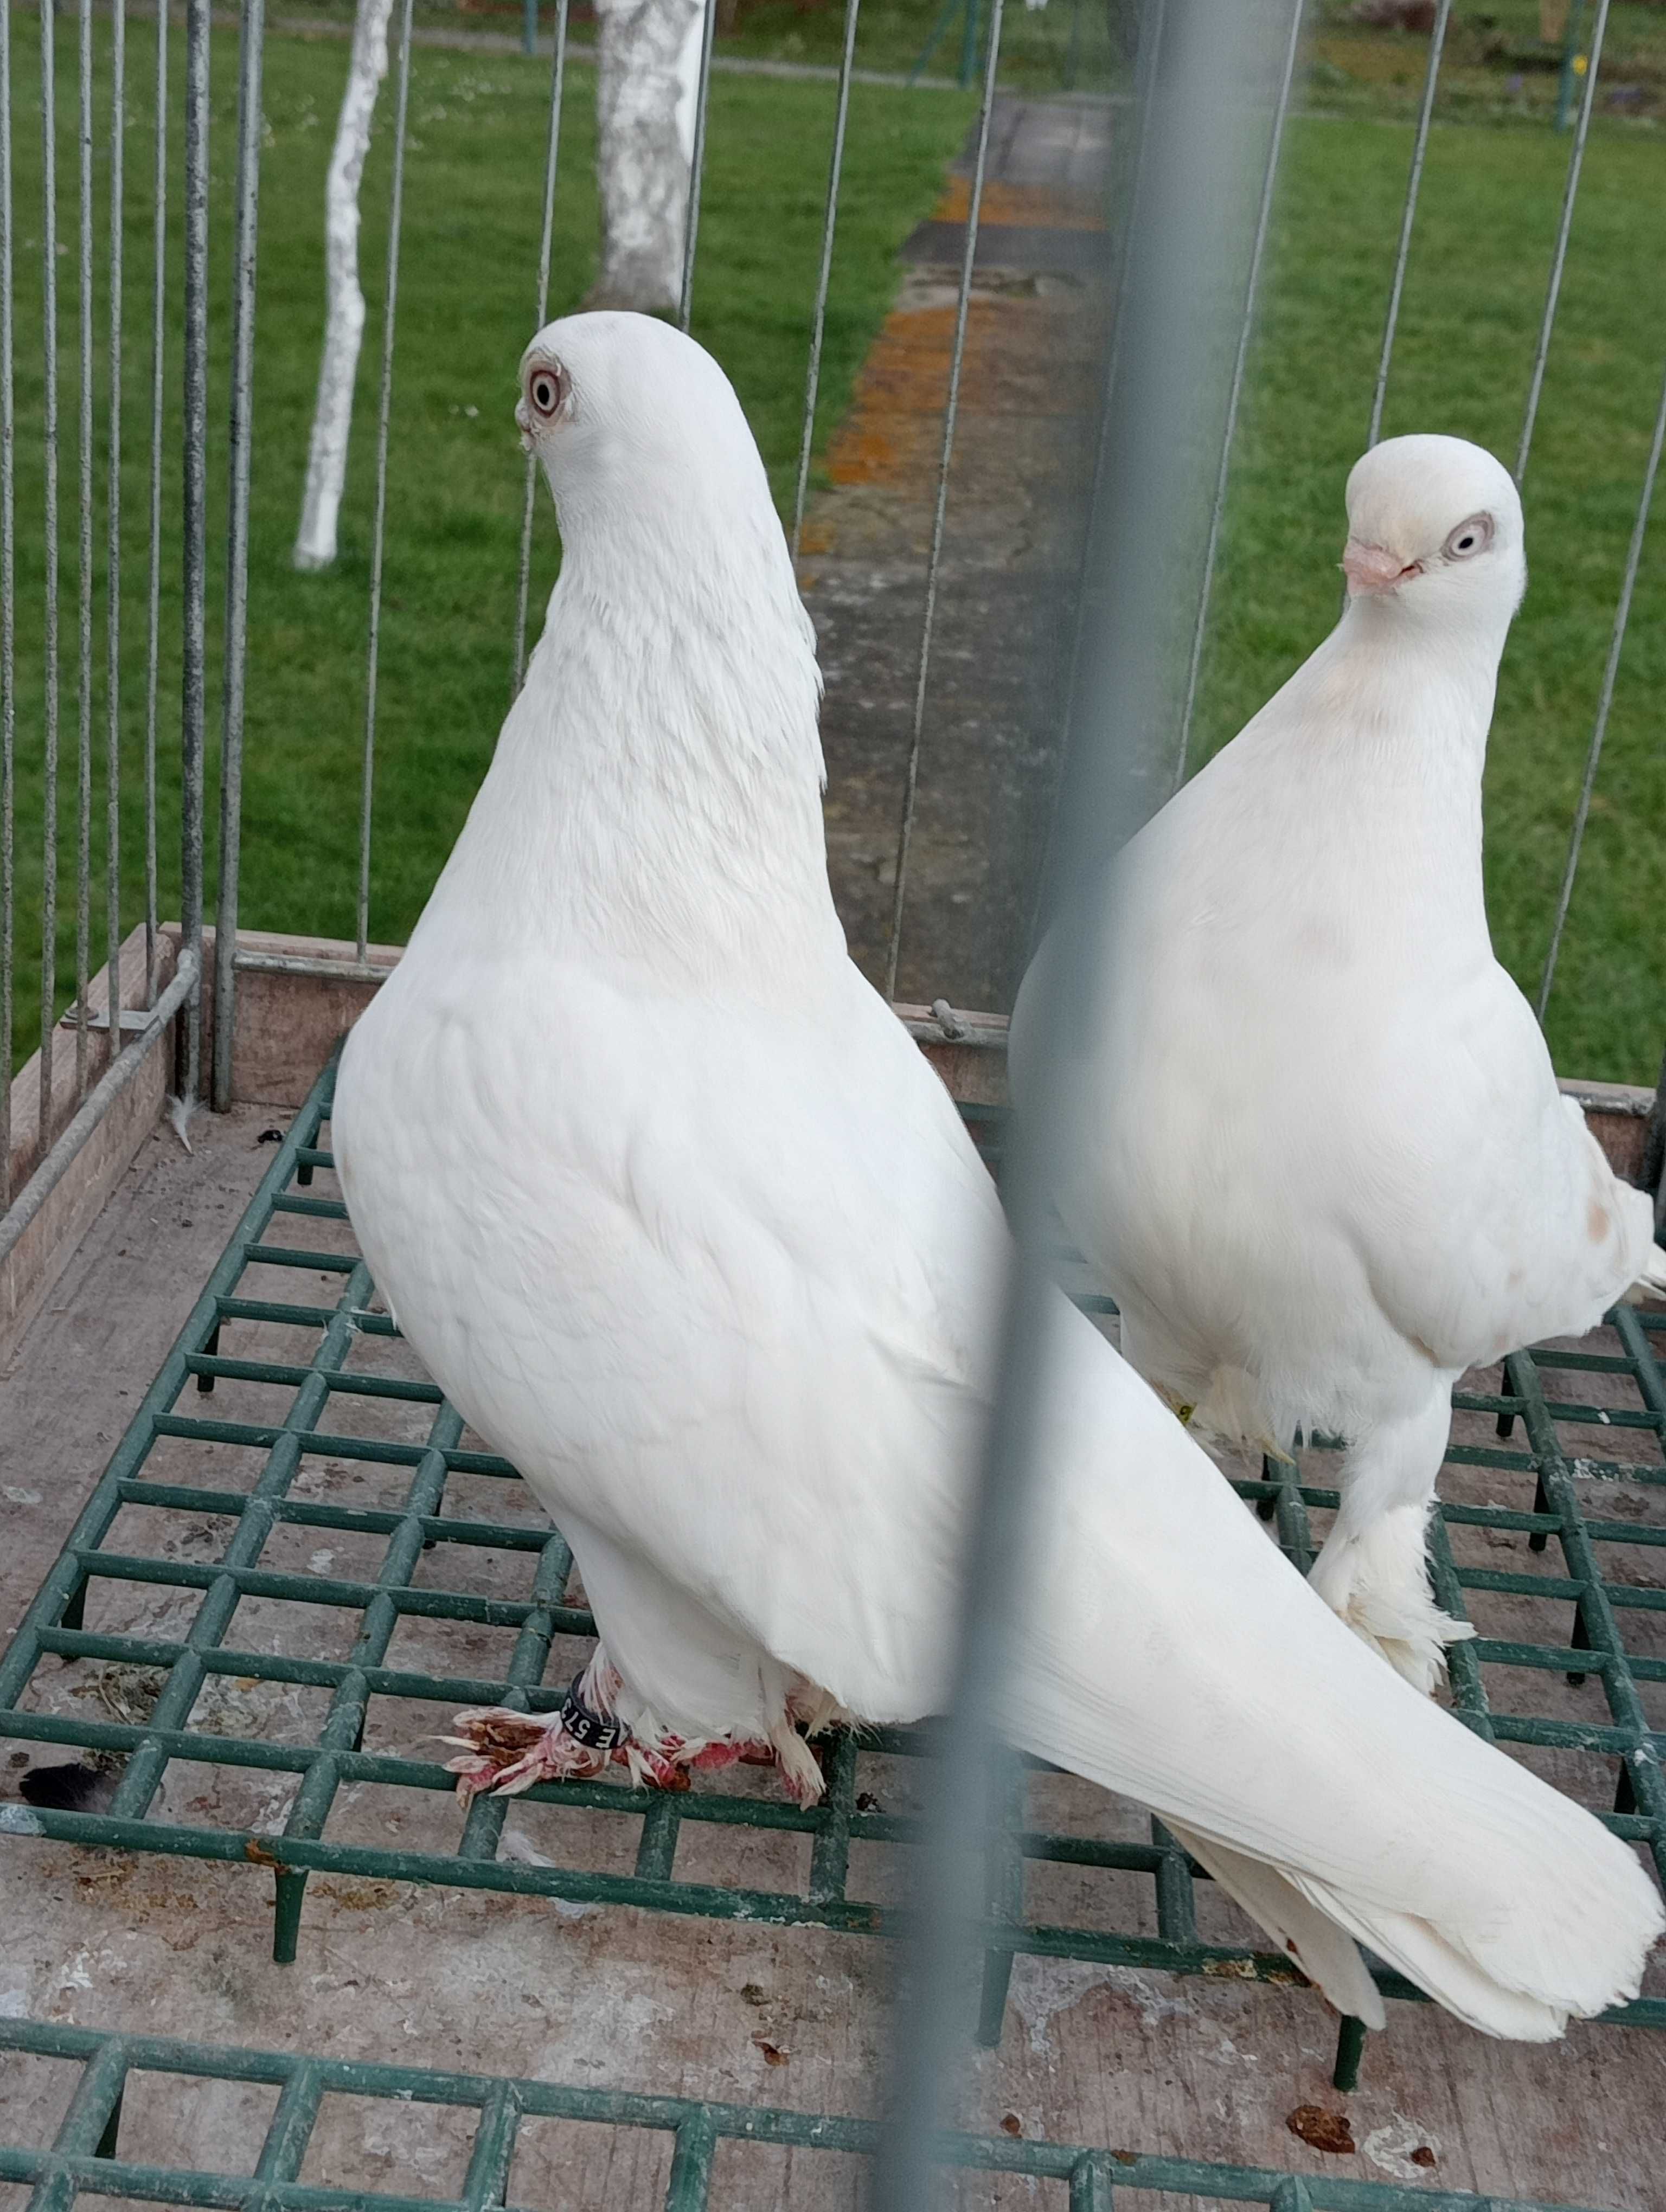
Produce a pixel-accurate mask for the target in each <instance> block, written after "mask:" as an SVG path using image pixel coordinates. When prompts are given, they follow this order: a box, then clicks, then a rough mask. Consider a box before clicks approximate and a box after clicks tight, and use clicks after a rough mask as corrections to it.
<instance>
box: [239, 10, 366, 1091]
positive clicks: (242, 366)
mask: <svg viewBox="0 0 1666 2212" xmlns="http://www.w3.org/2000/svg"><path fill="white" fill-rule="evenodd" d="M265 36H266V13H265V0H243V6H242V11H241V20H240V26H239V32H238V83H237V218H236V220H237V228H236V237H235V243H234V249H233V252H234V277H233V285H234V289H233V306H232V340H231V413H230V418H229V421H228V426H227V442H228V448H229V459H230V467H229V470H228V487H227V501H226V504H227V513H226V636H225V676H224V679H223V690H222V701H221V722H220V886H219V905H218V908H217V927H216V931H215V937H214V1076H213V1083H212V1088H211V1093H210V1095H211V1098H212V1102H213V1104H214V1106H215V1108H216V1111H220V1112H223V1111H224V1109H226V1108H227V1107H228V1106H229V1105H230V1103H231V1062H232V1043H233V1039H234V1034H235V1022H236V1005H235V996H234V994H235V990H236V981H237V974H236V968H235V964H234V956H235V954H236V951H237V896H238V887H239V877H238V872H239V867H240V860H241V854H242V819H243V710H244V691H245V685H246V678H247V673H248V618H249V471H250V467H251V465H252V441H253V435H254V425H253V421H252V415H253V408H254V285H255V270H256V266H257V261H258V251H259V244H260V133H261V128H262V123H261V112H260V83H261V68H262V63H263V60H264V48H265ZM395 220H396V222H397V216H396V218H395Z"/></svg>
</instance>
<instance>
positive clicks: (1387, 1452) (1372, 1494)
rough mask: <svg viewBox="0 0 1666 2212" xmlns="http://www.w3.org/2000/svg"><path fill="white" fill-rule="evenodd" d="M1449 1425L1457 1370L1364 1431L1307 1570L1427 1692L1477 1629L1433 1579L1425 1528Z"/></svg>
mask: <svg viewBox="0 0 1666 2212" xmlns="http://www.w3.org/2000/svg"><path fill="white" fill-rule="evenodd" d="M1451 1425H1452V1413H1451V1377H1450V1376H1444V1375H1443V1376H1439V1377H1438V1378H1437V1380H1436V1383H1435V1386H1434V1387H1433V1388H1432V1390H1431V1392H1430V1395H1429V1399H1428V1401H1427V1403H1426V1405H1425V1406H1423V1407H1420V1409H1419V1410H1418V1412H1417V1413H1414V1414H1412V1415H1410V1416H1408V1417H1406V1418H1402V1419H1399V1420H1395V1421H1383V1422H1378V1423H1376V1424H1374V1425H1372V1426H1371V1427H1369V1428H1365V1429H1363V1430H1362V1431H1360V1433H1359V1436H1358V1437H1356V1438H1355V1439H1354V1441H1353V1443H1351V1444H1350V1445H1349V1447H1348V1449H1347V1455H1346V1456H1345V1457H1344V1459H1343V1462H1342V1468H1341V1492H1342V1502H1341V1507H1340V1509H1339V1510H1338V1512H1337V1515H1336V1521H1335V1526H1334V1527H1333V1528H1332V1529H1331V1532H1330V1534H1329V1536H1328V1537H1327V1538H1326V1540H1325V1545H1324V1548H1323V1550H1322V1552H1321V1553H1320V1554H1319V1557H1318V1559H1316V1561H1315V1562H1314V1566H1313V1573H1312V1576H1311V1577H1310V1579H1311V1581H1312V1583H1313V1587H1314V1588H1315V1589H1316V1590H1317V1591H1318V1593H1319V1595H1320V1596H1321V1597H1322V1598H1323V1600H1324V1601H1325V1602H1326V1604H1327V1605H1329V1607H1331V1608H1332V1610H1333V1611H1334V1612H1336V1613H1340V1614H1341V1617H1342V1619H1343V1620H1345V1621H1347V1625H1348V1626H1349V1627H1350V1628H1352V1629H1353V1632H1355V1634H1356V1635H1358V1636H1361V1637H1363V1638H1365V1642H1366V1643H1367V1644H1371V1645H1373V1646H1374V1647H1375V1648H1376V1649H1377V1650H1379V1651H1380V1652H1381V1653H1382V1654H1383V1657H1384V1658H1385V1659H1386V1660H1388V1662H1389V1664H1390V1665H1391V1666H1393V1667H1395V1668H1398V1669H1399V1671H1400V1673H1401V1674H1403V1675H1404V1676H1405V1677H1406V1680H1408V1682H1410V1683H1411V1684H1412V1685H1413V1686H1414V1688H1416V1689H1419V1690H1423V1691H1425V1692H1430V1691H1433V1690H1435V1689H1437V1688H1438V1686H1439V1685H1440V1683H1441V1681H1442V1680H1443V1679H1444V1675H1445V1672H1446V1646H1447V1645H1448V1644H1458V1643H1462V1641H1463V1639H1464V1638H1466V1637H1470V1636H1473V1635H1474V1628H1473V1627H1471V1626H1470V1625H1469V1623H1468V1621H1462V1620H1453V1618H1452V1616H1451V1615H1450V1613H1443V1612H1442V1610H1441V1608H1440V1607H1438V1605H1437V1604H1436V1603H1435V1601H1434V1595H1433V1593H1432V1590H1431V1589H1430V1587H1429V1563H1428V1552H1427V1547H1426V1530H1427V1527H1428V1520H1429V1513H1430V1510H1431V1508H1432V1505H1433V1504H1434V1496H1435V1483H1436V1480H1437V1479H1438V1475H1439V1474H1440V1463H1441V1461H1442V1459H1443V1458H1444V1456H1445V1451H1446V1439H1447V1437H1448V1435H1449V1434H1450V1430H1451Z"/></svg>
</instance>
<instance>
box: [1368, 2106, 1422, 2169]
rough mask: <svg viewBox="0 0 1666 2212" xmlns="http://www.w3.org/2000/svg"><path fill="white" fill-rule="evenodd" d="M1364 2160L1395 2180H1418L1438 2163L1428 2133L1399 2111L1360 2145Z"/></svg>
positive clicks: (1418, 2123) (1375, 2129)
mask: <svg viewBox="0 0 1666 2212" xmlns="http://www.w3.org/2000/svg"><path fill="white" fill-rule="evenodd" d="M1359 2150H1360V2154H1361V2156H1362V2157H1365V2158H1366V2159H1369V2160H1370V2161H1371V2164H1372V2165H1373V2166H1376V2167H1377V2169H1378V2171H1379V2172H1383V2173H1387V2174H1391V2175H1392V2176H1393V2178H1394V2179H1395V2180H1396V2181H1415V2180H1416V2179H1418V2177H1419V2175H1420V2174H1421V2173H1426V2172H1428V2171H1429V2169H1430V2168H1431V2167H1432V2166H1436V2165H1438V2163H1439V2160H1438V2154H1437V2152H1436V2149H1435V2146H1434V2144H1433V2143H1432V2142H1430V2140H1429V2135H1428V2130H1427V2129H1426V2128H1425V2127H1424V2126H1422V2124H1420V2122H1418V2121H1416V2120H1408V2118H1406V2116H1405V2114H1404V2113H1403V2112H1396V2113H1395V2115H1394V2118H1392V2119H1391V2120H1389V2121H1387V2122H1385V2123H1384V2124H1383V2126H1381V2127H1378V2128H1373V2129H1372V2130H1371V2132H1370V2134H1369V2135H1367V2136H1365V2138H1364V2140H1363V2141H1362V2142H1361V2143H1360V2145H1359Z"/></svg>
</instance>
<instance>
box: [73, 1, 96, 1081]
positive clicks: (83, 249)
mask: <svg viewBox="0 0 1666 2212" xmlns="http://www.w3.org/2000/svg"><path fill="white" fill-rule="evenodd" d="M77 28H78V33H79V35H78V38H77V40H76V60H77V64H78V66H77V71H76V80H77V82H76V91H77V101H76V154H77V156H78V166H77V179H78V183H79V186H80V200H79V205H78V207H77V210H76V212H77V214H78V215H79V216H80V252H79V255H78V257H77V262H76V276H77V278H78V284H77V290H76V313H77V320H78V325H79V327H78V329H77V331H76V336H77V337H78V338H79V340H80V355H81V385H80V390H79V392H78V395H77V396H78V398H79V399H80V403H81V404H80V410H79V419H78V422H77V429H78V431H79V438H78V441H77V459H78V460H79V462H80V495H81V508H80V517H79V522H80V526H79V529H78V531H77V532H76V554H77V561H76V646H77V652H76V1103H77V1104H79V1103H80V1102H81V1100H82V1099H83V1098H84V1097H86V1096H87V983H88V969H89V966H90V959H89V953H90V945H91V939H92V893H93V0H81V6H80V9H79V11H78V25H77Z"/></svg>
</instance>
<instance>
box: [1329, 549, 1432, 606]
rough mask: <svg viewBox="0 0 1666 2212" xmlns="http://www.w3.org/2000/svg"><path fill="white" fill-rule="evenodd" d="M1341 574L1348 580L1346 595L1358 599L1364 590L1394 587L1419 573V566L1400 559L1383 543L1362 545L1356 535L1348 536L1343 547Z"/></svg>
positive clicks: (1414, 562)
mask: <svg viewBox="0 0 1666 2212" xmlns="http://www.w3.org/2000/svg"><path fill="white" fill-rule="evenodd" d="M1342 574H1344V575H1345V576H1346V577H1347V580H1348V597H1349V598H1350V599H1359V597H1361V595H1362V594H1365V593H1371V594H1376V593H1377V592H1392V591H1395V590H1396V589H1397V588H1398V587H1399V586H1400V585H1402V584H1403V583H1406V582H1408V581H1409V580H1410V579H1411V578H1412V577H1414V576H1417V575H1420V574H1422V568H1421V564H1420V562H1416V561H1402V559H1401V557H1400V556H1399V555H1398V554H1397V553H1390V552H1389V551H1388V550H1387V549H1386V548H1385V547H1383V546H1381V545H1362V544H1360V543H1359V539H1358V538H1349V540H1348V542H1347V545H1346V546H1345V547H1344V548H1343V550H1342Z"/></svg>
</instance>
